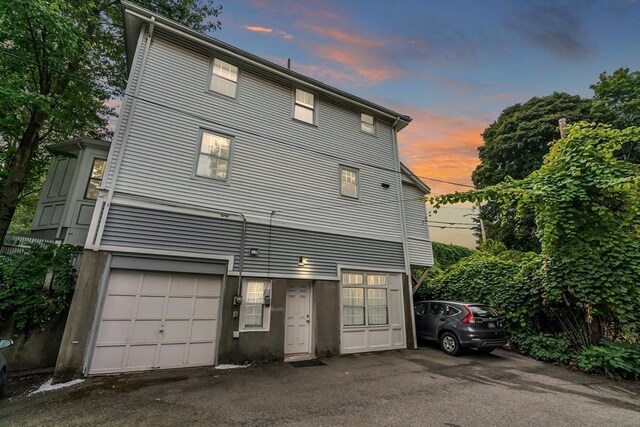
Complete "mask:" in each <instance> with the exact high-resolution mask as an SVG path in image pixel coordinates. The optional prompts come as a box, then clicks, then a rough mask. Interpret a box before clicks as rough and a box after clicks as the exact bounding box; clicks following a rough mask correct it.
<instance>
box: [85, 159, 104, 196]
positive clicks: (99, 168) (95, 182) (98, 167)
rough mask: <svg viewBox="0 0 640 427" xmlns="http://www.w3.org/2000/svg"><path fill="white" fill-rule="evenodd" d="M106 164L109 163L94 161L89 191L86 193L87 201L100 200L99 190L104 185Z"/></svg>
mask: <svg viewBox="0 0 640 427" xmlns="http://www.w3.org/2000/svg"><path fill="white" fill-rule="evenodd" d="M106 164H107V161H106V160H105V159H93V164H92V165H91V175H89V182H88V183H87V189H86V191H85V192H84V198H85V199H89V200H96V199H97V198H98V192H99V190H98V188H99V187H100V184H102V176H103V175H104V167H105V165H106Z"/></svg>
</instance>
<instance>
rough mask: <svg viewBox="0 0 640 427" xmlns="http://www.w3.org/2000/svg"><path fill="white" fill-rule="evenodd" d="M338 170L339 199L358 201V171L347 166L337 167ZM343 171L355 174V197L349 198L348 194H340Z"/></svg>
mask: <svg viewBox="0 0 640 427" xmlns="http://www.w3.org/2000/svg"><path fill="white" fill-rule="evenodd" d="M339 166H340V167H339V168H338V191H339V192H340V197H346V198H348V199H354V200H359V199H360V169H358V168H354V167H352V166H347V165H339ZM343 170H351V171H355V173H356V195H355V196H351V195H349V194H342V171H343Z"/></svg>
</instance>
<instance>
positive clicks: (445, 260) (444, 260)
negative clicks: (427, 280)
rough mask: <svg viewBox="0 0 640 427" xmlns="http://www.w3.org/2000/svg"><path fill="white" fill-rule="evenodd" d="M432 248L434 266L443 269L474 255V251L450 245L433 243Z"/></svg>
mask: <svg viewBox="0 0 640 427" xmlns="http://www.w3.org/2000/svg"><path fill="white" fill-rule="evenodd" d="M431 246H432V247H433V260H434V264H435V265H436V266H438V267H441V268H447V267H449V266H451V265H453V264H455V263H457V262H458V261H460V260H461V259H462V258H465V257H468V256H469V255H472V254H473V253H474V251H473V250H472V249H469V248H465V247H464V246H458V245H451V244H448V243H439V242H432V243H431Z"/></svg>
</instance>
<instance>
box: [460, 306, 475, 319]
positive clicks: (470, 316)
mask: <svg viewBox="0 0 640 427" xmlns="http://www.w3.org/2000/svg"><path fill="white" fill-rule="evenodd" d="M464 309H465V310H467V315H466V316H464V317H463V318H462V323H476V319H475V318H474V317H473V312H472V311H471V309H469V307H467V306H466V305H465V306H464Z"/></svg>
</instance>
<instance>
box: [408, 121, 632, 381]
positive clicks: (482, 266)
mask: <svg viewBox="0 0 640 427" xmlns="http://www.w3.org/2000/svg"><path fill="white" fill-rule="evenodd" d="M567 130H568V136H567V137H566V138H563V139H560V140H558V141H556V142H555V143H554V144H553V146H552V147H551V149H550V152H549V154H548V155H547V156H545V158H544V162H543V165H542V167H541V168H540V169H539V170H537V171H535V172H533V173H531V174H530V175H529V176H528V177H526V178H524V179H521V180H508V181H506V182H503V183H500V184H497V185H495V186H491V187H487V188H485V189H482V190H476V191H471V192H467V193H455V194H450V195H445V196H440V197H437V198H434V199H432V200H431V203H432V204H435V205H436V208H437V206H438V205H439V204H443V203H456V202H474V203H477V202H478V201H484V200H490V201H492V202H494V203H495V205H496V206H499V207H500V208H501V209H504V210H507V209H514V208H515V210H514V212H515V214H516V215H529V214H530V213H533V215H534V218H535V224H536V233H537V235H538V236H539V238H540V243H541V252H540V253H539V254H537V253H533V252H519V251H511V250H506V248H505V247H504V246H503V245H501V244H493V245H487V246H486V247H485V248H484V250H482V251H479V252H477V253H474V254H473V255H471V256H469V257H466V258H464V259H462V260H461V261H460V262H458V263H456V264H454V265H453V266H451V267H449V268H447V269H445V270H441V271H438V272H435V273H434V274H433V275H430V276H429V277H428V279H427V282H426V284H425V285H424V286H423V287H422V288H421V289H420V290H419V291H418V292H419V294H420V296H421V297H424V298H447V299H449V298H450V299H462V300H475V301H482V302H485V303H488V304H491V305H493V306H495V307H496V308H497V309H498V310H499V311H501V312H502V313H503V315H504V316H505V319H506V323H507V328H508V329H509V330H510V332H511V338H512V342H513V344H514V345H515V346H516V347H517V348H518V349H519V350H520V351H522V352H524V353H526V354H529V355H531V356H533V357H536V358H538V359H541V360H546V361H552V362H558V363H567V362H569V361H575V362H576V364H577V366H579V367H581V368H582V369H585V370H587V371H589V372H603V373H605V374H607V375H610V376H612V377H616V378H623V377H624V378H633V377H637V372H636V371H634V370H633V369H626V367H628V366H629V365H630V363H631V362H633V360H634V357H635V355H636V354H637V352H639V351H640V350H639V349H638V347H637V346H635V347H634V346H633V343H637V342H638V336H637V334H638V330H637V327H634V326H633V325H638V324H639V323H640V314H639V313H640V287H639V286H638V283H640V166H638V165H637V164H634V163H632V162H629V161H626V160H625V159H624V158H623V157H621V156H620V155H619V154H620V152H621V151H622V150H623V149H625V148H626V147H628V143H629V141H640V127H629V128H626V129H622V130H618V129H613V128H611V127H609V126H605V125H595V124H587V123H580V124H575V125H571V126H569V127H568V129H567ZM603 337H605V338H610V339H611V340H616V341H617V342H626V343H627V345H628V347H627V346H626V345H625V346H622V345H618V343H616V344H615V345H614V344H605V345H602V346H600V343H601V340H602V338H603ZM613 359H615V362H612V360H613ZM612 363H613V365H612Z"/></svg>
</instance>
